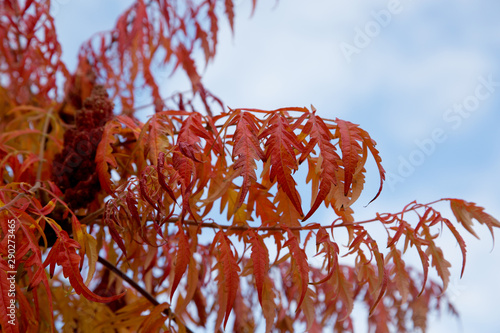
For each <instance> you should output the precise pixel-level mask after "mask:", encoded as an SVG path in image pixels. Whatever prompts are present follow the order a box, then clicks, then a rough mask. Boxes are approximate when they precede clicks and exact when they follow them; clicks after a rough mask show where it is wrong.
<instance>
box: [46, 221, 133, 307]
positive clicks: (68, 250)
mask: <svg viewBox="0 0 500 333" xmlns="http://www.w3.org/2000/svg"><path fill="white" fill-rule="evenodd" d="M50 225H51V227H52V228H53V229H54V231H55V232H56V234H57V236H58V238H57V240H56V243H55V244H54V245H53V246H52V249H51V250H50V252H49V254H48V256H47V258H46V259H45V262H44V266H45V267H46V266H48V265H50V272H51V275H53V274H54V268H55V265H56V264H57V265H60V266H62V268H63V274H64V277H66V278H68V279H69V282H70V284H71V286H72V287H73V288H74V289H75V292H76V293H77V294H78V295H83V296H85V298H86V299H88V300H90V301H94V302H100V303H108V302H111V301H114V300H116V299H118V298H120V297H122V296H123V295H124V294H125V292H123V293H121V294H119V295H115V296H111V297H101V296H99V295H96V294H94V293H93V292H92V291H91V290H90V289H89V288H87V286H86V285H85V284H84V283H83V278H82V276H81V275H80V269H79V264H80V256H79V255H78V254H77V253H76V249H78V248H80V244H78V242H77V241H75V240H73V239H71V238H70V237H69V236H68V233H67V232H66V231H64V230H59V229H58V226H57V225H56V226H54V225H53V222H50Z"/></svg>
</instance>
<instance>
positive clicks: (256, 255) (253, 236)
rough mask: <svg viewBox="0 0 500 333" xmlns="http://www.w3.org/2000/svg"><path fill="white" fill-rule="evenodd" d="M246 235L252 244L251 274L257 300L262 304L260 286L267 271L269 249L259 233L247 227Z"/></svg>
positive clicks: (262, 284) (261, 286)
mask: <svg viewBox="0 0 500 333" xmlns="http://www.w3.org/2000/svg"><path fill="white" fill-rule="evenodd" d="M248 235H249V237H250V243H251V244H252V254H251V258H252V264H253V275H254V277H255V286H256V287H257V294H258V296H259V302H260V305H261V306H262V288H263V286H264V281H265V279H266V277H267V274H268V271H269V251H268V250H267V247H266V245H265V244H264V240H263V239H262V237H261V236H260V235H259V234H257V233H255V232H254V231H253V230H252V229H249V231H248Z"/></svg>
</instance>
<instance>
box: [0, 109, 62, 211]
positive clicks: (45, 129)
mask: <svg viewBox="0 0 500 333" xmlns="http://www.w3.org/2000/svg"><path fill="white" fill-rule="evenodd" d="M51 114H52V109H50V110H49V111H48V112H47V115H46V116H45V121H44V123H43V129H42V142H41V144H40V148H39V149H38V161H39V164H38V168H37V170H36V181H35V185H33V186H32V187H31V188H30V189H29V190H27V191H25V192H23V193H19V194H18V195H16V197H15V198H14V199H12V200H11V201H9V203H8V204H6V205H4V206H2V207H0V212H1V211H2V210H9V208H10V207H11V206H13V205H14V204H15V203H16V201H18V200H20V199H22V198H24V197H25V196H26V193H31V192H35V191H37V190H38V189H39V188H40V187H41V179H42V168H43V160H44V158H43V155H44V153H45V141H46V137H47V132H48V130H49V118H50V115H51Z"/></svg>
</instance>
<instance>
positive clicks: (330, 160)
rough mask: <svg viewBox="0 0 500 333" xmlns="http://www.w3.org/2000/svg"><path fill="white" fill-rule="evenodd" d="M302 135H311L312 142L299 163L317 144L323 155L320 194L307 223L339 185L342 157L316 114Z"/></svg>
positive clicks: (305, 126) (328, 131)
mask: <svg viewBox="0 0 500 333" xmlns="http://www.w3.org/2000/svg"><path fill="white" fill-rule="evenodd" d="M302 133H304V134H307V135H310V137H311V140H310V141H309V143H308V144H307V146H306V148H305V149H304V152H303V153H302V156H301V157H300V160H299V163H300V162H302V161H303V160H305V158H306V156H307V155H309V154H310V152H311V151H312V150H313V149H314V147H315V146H316V144H317V145H318V146H319V149H320V154H321V155H320V156H321V159H318V160H320V161H321V162H319V161H318V163H320V167H321V173H320V175H319V178H320V179H321V183H320V185H319V192H318V194H317V196H316V200H315V201H314V203H313V204H312V206H311V209H310V210H309V213H307V215H306V217H304V221H305V220H307V219H308V218H309V217H311V215H312V214H313V213H314V212H315V211H316V210H317V209H318V207H319V205H320V204H321V202H322V201H323V200H325V198H326V197H327V195H328V193H330V190H331V189H332V187H333V186H335V185H337V177H336V176H335V172H336V170H337V169H338V168H339V166H338V164H337V161H340V156H339V155H337V153H336V152H335V146H334V145H333V144H332V143H331V142H330V140H331V138H332V137H333V135H332V134H331V132H330V130H329V129H328V127H327V126H326V124H325V123H324V121H323V120H322V119H321V118H320V117H318V116H316V114H314V113H313V114H311V116H310V117H309V120H308V121H307V123H306V124H305V125H304V128H303V129H302ZM310 167H311V166H310Z"/></svg>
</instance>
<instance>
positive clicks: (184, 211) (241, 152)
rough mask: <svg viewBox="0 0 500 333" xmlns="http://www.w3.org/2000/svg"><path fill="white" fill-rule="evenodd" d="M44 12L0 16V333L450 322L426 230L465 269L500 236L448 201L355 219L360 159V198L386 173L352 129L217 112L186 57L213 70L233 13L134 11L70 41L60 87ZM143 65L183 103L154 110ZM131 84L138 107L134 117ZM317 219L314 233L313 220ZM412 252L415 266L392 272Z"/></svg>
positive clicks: (23, 5)
mask: <svg viewBox="0 0 500 333" xmlns="http://www.w3.org/2000/svg"><path fill="white" fill-rule="evenodd" d="M49 5H50V4H49V2H47V1H33V0H31V1H29V0H26V1H21V0H7V1H4V2H3V3H2V5H0V6H1V11H2V14H1V15H2V16H1V18H0V19H1V21H0V36H1V44H0V70H1V80H0V84H1V86H0V172H1V178H0V217H1V220H0V228H1V235H2V240H1V242H0V249H1V254H2V256H1V260H0V266H1V269H0V293H1V297H2V301H1V302H0V324H1V327H2V331H3V332H51V331H53V332H55V331H62V332H160V331H174V332H194V331H198V330H199V329H201V328H208V329H209V330H214V331H218V330H219V329H221V330H227V331H234V332H253V331H257V330H259V331H265V332H270V331H279V332H288V331H290V332H292V331H295V330H299V331H304V330H306V331H309V332H321V331H322V328H324V327H328V328H331V329H332V330H333V331H335V332H352V331H353V330H354V324H353V318H352V310H353V306H354V304H355V303H356V304H364V305H365V306H366V308H367V309H369V316H368V318H367V320H368V325H369V327H370V329H371V330H372V331H376V332H394V331H397V332H407V331H412V330H413V329H415V328H421V329H423V330H424V331H425V329H426V325H427V318H428V315H429V313H431V312H433V311H440V310H441V309H443V308H445V309H451V310H452V311H454V308H453V305H452V304H451V303H450V302H449V301H448V300H447V299H446V297H445V296H444V295H443V292H444V291H445V290H446V287H447V285H448V282H449V280H450V263H449V262H448V261H447V260H446V258H445V253H444V252H443V250H442V248H441V247H440V246H439V237H438V236H439V234H440V232H442V231H443V230H444V229H447V230H449V232H451V234H452V235H453V236H454V237H455V238H456V241H457V243H458V245H459V247H460V249H461V251H462V256H463V267H462V273H463V268H464V267H465V263H466V245H465V242H464V240H463V238H462V236H461V235H462V233H463V232H464V231H467V232H469V233H471V234H472V235H475V236H476V234H475V231H474V228H475V226H476V224H477V223H479V224H483V225H485V226H486V227H487V228H488V229H489V230H490V232H491V233H492V234H493V228H497V227H500V223H499V222H498V221H497V220H496V219H494V218H493V217H492V216H490V215H488V214H487V213H485V212H484V210H483V209H482V208H481V207H479V206H477V205H476V204H474V203H471V202H467V201H464V200H460V199H450V198H444V199H439V200H436V201H434V202H432V203H427V204H421V203H418V202H411V203H409V204H408V205H406V206H405V207H403V208H402V209H401V211H399V212H396V213H381V214H377V215H376V216H375V217H373V219H370V220H366V221H356V220H355V218H354V211H353V208H352V207H353V203H354V202H356V200H357V199H358V198H359V196H360V194H361V192H362V190H363V187H364V183H365V176H366V169H365V165H366V162H367V160H368V159H373V160H374V161H375V164H376V166H377V168H378V173H379V175H378V177H379V178H380V186H379V188H378V190H376V191H374V192H375V194H374V196H373V200H375V199H376V198H377V197H378V196H379V194H380V193H381V190H382V187H383V182H384V178H385V171H384V168H383V167H382V164H381V163H382V158H381V157H380V155H379V152H378V150H377V149H376V145H375V141H374V140H373V139H372V138H371V137H370V135H369V134H368V133H367V132H366V131H365V130H363V129H362V128H361V127H359V126H358V125H356V124H353V123H351V122H349V121H346V120H342V119H338V118H335V119H326V118H323V117H320V116H319V112H317V111H316V110H315V109H314V107H310V108H304V107H286V108H282V109H277V110H258V109H250V108H237V109H232V108H228V107H223V103H222V102H221V101H220V100H219V99H218V98H217V97H215V96H213V95H212V94H211V93H210V92H209V90H208V89H207V88H206V87H205V86H204V85H203V83H202V81H201V76H200V74H199V70H198V69H197V66H196V62H195V60H194V55H195V54H197V53H199V52H202V53H203V54H204V57H205V62H206V63H208V62H209V61H210V59H212V58H213V57H214V56H215V53H216V46H217V33H218V30H219V27H220V26H221V24H223V23H221V22H220V19H221V17H225V18H226V19H227V20H228V22H229V26H230V28H231V29H232V28H233V20H234V11H233V1H232V0H225V1H216V0H193V1H186V2H182V5H181V2H178V1H174V0H153V1H144V0H137V1H135V2H134V4H133V5H132V6H131V7H130V8H129V9H128V10H127V11H125V12H124V13H123V14H122V15H121V16H120V17H119V18H118V20H117V23H116V27H115V28H114V29H113V30H111V31H108V32H103V33H101V34H98V35H95V36H93V37H91V38H90V39H89V41H88V42H86V43H84V44H83V45H82V47H81V49H80V53H79V62H78V67H77V69H76V71H75V73H73V74H71V73H70V72H69V71H68V70H67V69H66V66H65V64H64V63H63V62H62V61H61V48H60V45H59V42H58V40H57V35H56V31H55V26H54V19H53V17H51V15H50V12H49ZM252 5H253V6H254V7H255V1H253V3H252ZM224 24H225V23H224ZM198 65H199V64H198ZM157 66H160V67H161V66H164V68H165V69H166V70H170V71H177V70H181V71H183V72H184V73H185V74H186V75H187V76H188V77H189V79H190V82H191V84H192V87H191V88H192V90H191V91H190V92H188V93H179V94H176V95H175V96H172V97H169V98H164V96H161V95H160V90H159V88H158V83H157V81H156V78H155V76H154V74H153V73H154V70H155V68H157ZM58 80H61V82H58ZM62 87H64V88H63V89H62ZM138 90H146V91H148V92H150V94H151V105H152V109H154V113H153V114H152V115H151V116H150V117H149V118H148V120H147V121H145V122H141V121H140V120H139V119H137V118H136V117H135V115H134V111H135V110H136V108H137V104H136V101H135V96H136V95H137V91H138ZM214 107H215V108H216V110H213V108H214ZM215 111H217V112H215ZM299 187H300V189H301V190H300V191H299ZM305 188H308V191H309V192H310V194H311V202H310V203H309V202H304V200H303V197H304V195H303V193H302V195H301V191H302V192H303V191H304V189H305ZM373 200H372V201H373ZM439 202H447V203H449V205H450V207H451V212H452V213H453V215H454V218H453V219H448V218H447V217H445V216H443V215H442V214H441V213H440V212H439V211H438V210H436V208H435V206H436V204H437V203H439ZM322 206H323V207H326V208H327V209H329V212H331V216H332V217H331V218H330V220H329V221H328V222H326V223H325V222H323V223H318V222H316V221H315V212H317V210H318V208H320V207H322ZM12 219H15V221H16V223H15V229H14V231H13V233H12V234H14V235H15V237H10V238H9V237H8V235H9V222H8V221H10V220H12ZM367 224H378V225H380V226H381V227H382V228H384V230H385V231H386V232H387V238H386V239H375V238H374V236H373V237H372V235H371V234H370V232H369V230H368V228H366V225H367ZM339 232H343V233H345V234H347V239H348V242H347V243H346V244H341V243H337V242H336V240H335V239H336V238H335V236H336V234H338V233H339ZM12 238H14V239H15V249H16V251H15V267H9V264H10V263H11V261H9V259H12V257H9V256H8V253H9V252H8V245H9V239H12ZM410 251H413V252H414V253H416V255H418V257H419V258H420V260H421V264H422V265H421V267H411V266H409V265H407V264H406V263H405V254H406V253H407V252H410ZM342 257H346V258H348V259H350V260H351V262H352V264H345V263H344V262H345V260H344V259H342ZM312 259H314V262H313V261H312ZM430 270H434V271H435V272H436V273H437V276H438V277H439V279H440V281H434V280H432V279H429V278H428V275H429V271H430ZM10 271H15V272H16V273H15V307H16V311H15V323H16V324H15V325H12V324H10V323H9V321H10V320H11V319H12V318H11V317H9V313H10V312H9V309H8V305H9V304H10V303H9V302H10V296H9V295H8V293H9V284H8V282H7V281H8V280H7V277H8V276H7V275H8V272H10Z"/></svg>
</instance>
